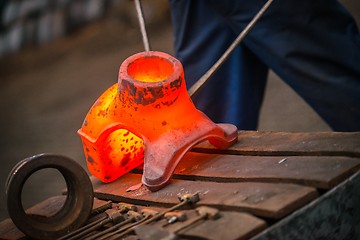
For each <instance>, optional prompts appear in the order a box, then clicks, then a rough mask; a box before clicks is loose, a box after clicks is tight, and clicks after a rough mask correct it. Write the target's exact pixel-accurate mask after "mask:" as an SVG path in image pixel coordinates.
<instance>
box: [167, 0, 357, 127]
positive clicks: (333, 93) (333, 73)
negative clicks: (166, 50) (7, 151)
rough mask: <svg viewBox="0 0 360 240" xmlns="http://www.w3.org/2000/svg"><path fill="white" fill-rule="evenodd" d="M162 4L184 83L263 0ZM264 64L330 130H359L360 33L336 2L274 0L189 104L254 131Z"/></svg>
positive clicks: (216, 119) (180, 0) (196, 74)
mask: <svg viewBox="0 0 360 240" xmlns="http://www.w3.org/2000/svg"><path fill="white" fill-rule="evenodd" d="M169 2H170V9H171V15H172V23H173V28H174V51H175V55H176V57H177V58H178V59H179V60H180V61H181V62H182V64H183V66H184V71H185V79H186V81H187V87H188V88H189V87H191V86H192V85H193V84H194V83H195V82H196V81H197V80H198V79H199V78H200V77H201V76H202V75H203V74H204V73H205V72H206V71H207V70H208V69H210V68H211V66H212V65H213V64H214V63H215V62H216V61H217V60H218V59H219V58H220V56H221V55H222V54H223V53H224V52H225V50H226V49H227V48H228V47H229V46H230V44H231V43H232V42H233V41H234V39H235V38H236V37H237V36H238V34H239V33H240V32H241V31H242V30H243V29H244V28H245V27H246V25H247V24H248V23H249V22H250V21H251V20H252V18H253V17H254V16H255V15H256V13H257V12H258V11H259V10H260V8H261V7H262V6H263V5H264V3H265V2H266V1H265V0H247V1H245V0H218V1H216V0H197V1H192V0H169ZM269 68H270V69H272V70H273V71H274V72H275V73H276V74H277V75H278V76H279V77H280V78H282V79H283V80H284V81H285V82H286V83H287V84H288V85H289V86H291V87H292V88H293V89H294V90H295V91H296V92H297V93H298V94H299V95H300V96H301V97H302V98H303V99H304V100H305V101H306V102H307V103H308V104H309V105H310V106H311V107H312V108H313V109H314V110H315V111H316V112H317V113H318V114H319V115H320V117H321V118H322V119H324V120H325V121H326V122H327V123H328V125H329V126H330V127H331V128H332V129H333V130H335V131H360V35H359V32H358V28H357V26H356V23H355V21H354V19H353V18H352V16H351V15H350V14H349V12H348V11H347V10H346V9H345V8H344V7H343V6H342V5H341V4H340V3H339V2H338V1H337V0H317V1H313V0H302V1H295V0H292V1H291V0H274V2H273V3H272V4H271V5H270V7H269V9H268V10H267V11H266V12H265V14H264V15H263V16H262V18H261V19H260V20H259V21H258V22H257V23H256V24H255V26H254V27H253V28H252V30H251V31H250V32H249V34H248V35H247V36H246V37H245V39H244V40H243V42H242V43H241V44H240V45H239V46H238V47H237V48H236V49H235V50H234V52H233V53H232V54H231V56H230V58H229V59H228V60H227V61H226V62H225V63H224V64H223V65H222V66H221V68H220V69H219V70H218V71H217V72H216V73H215V75H214V76H213V77H212V78H211V79H210V80H209V82H208V83H207V84H206V85H205V86H204V87H203V88H202V89H201V90H200V91H199V92H198V93H196V95H194V97H193V101H194V103H195V105H196V106H197V108H198V109H200V110H201V111H203V112H204V113H205V114H206V115H208V116H209V117H210V118H211V119H212V120H213V121H214V122H218V123H220V122H225V123H232V124H235V125H236V126H237V127H238V128H239V129H243V130H255V129H256V128H257V124H258V118H259V112H260V108H261V104H262V100H263V95H264V89H265V85H266V79H267V74H268V70H269ZM278 94H281V92H279V93H278ZM284 101H286V99H284ZM279 108H281V106H279Z"/></svg>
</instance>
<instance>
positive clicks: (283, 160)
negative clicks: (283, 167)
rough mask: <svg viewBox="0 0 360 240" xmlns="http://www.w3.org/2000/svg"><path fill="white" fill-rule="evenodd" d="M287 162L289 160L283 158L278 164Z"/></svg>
mask: <svg viewBox="0 0 360 240" xmlns="http://www.w3.org/2000/svg"><path fill="white" fill-rule="evenodd" d="M286 160H287V158H283V159H281V160H280V161H279V162H278V164H281V163H283V162H285V161H286Z"/></svg>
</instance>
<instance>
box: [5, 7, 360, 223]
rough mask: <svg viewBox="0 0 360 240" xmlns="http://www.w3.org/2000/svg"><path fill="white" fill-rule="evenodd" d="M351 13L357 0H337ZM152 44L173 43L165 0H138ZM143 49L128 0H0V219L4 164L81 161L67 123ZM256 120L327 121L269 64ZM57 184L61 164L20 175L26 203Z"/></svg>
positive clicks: (286, 127) (75, 123)
mask: <svg viewBox="0 0 360 240" xmlns="http://www.w3.org/2000/svg"><path fill="white" fill-rule="evenodd" d="M342 2H343V3H344V4H345V6H346V7H347V8H348V10H349V11H350V12H352V14H353V15H354V17H355V19H356V21H357V23H358V26H359V23H360V2H359V1H356V0H343V1H342ZM143 7H144V12H145V18H146V22H147V27H148V34H149V36H150V42H151V44H152V49H153V50H158V51H163V52H167V53H170V54H171V53H172V29H171V21H170V13H169V10H168V6H167V1H166V0H152V1H143ZM140 51H143V45H142V42H141V35H140V31H139V27H138V22H137V18H136V12H135V9H134V6H133V2H132V1H129V0H72V1H70V0H12V1H1V2H0V97H1V102H0V112H1V114H0V133H1V139H0V159H1V167H0V220H2V219H3V218H5V217H7V211H6V204H5V203H6V200H5V199H6V198H5V182H6V177H7V174H8V173H9V172H10V170H11V168H12V167H13V166H14V165H15V164H16V163H17V162H18V161H20V160H22V159H24V158H26V157H30V156H32V155H34V154H38V153H43V152H51V153H57V154H62V155H65V156H68V157H71V158H73V159H75V160H77V161H78V162H79V163H80V164H81V165H82V166H84V167H85V160H84V156H83V150H82V144H81V141H80V138H79V137H78V135H77V133H76V131H77V130H78V129H79V128H80V126H81V124H82V121H83V119H84V118H85V115H86V113H87V111H88V110H89V109H90V107H91V105H92V104H93V102H94V101H95V100H96V99H97V98H98V97H99V96H100V94H101V93H103V92H104V91H105V90H106V89H107V88H108V87H109V86H111V85H112V84H114V83H116V81H117V74H118V68H119V66H120V64H121V62H122V61H123V60H125V59H126V58H127V57H128V56H130V55H132V54H134V53H137V52H140ZM259 130H262V131H330V129H329V127H328V126H327V125H326V124H325V123H324V122H323V121H322V120H321V119H320V118H319V117H318V116H317V114H316V113H315V112H314V111H313V110H312V109H311V108H310V107H309V106H308V105H307V104H306V103H305V102H304V101H303V100H302V99H301V98H300V97H299V96H297V95H296V93H294V92H293V91H292V90H291V89H290V88H289V87H288V86H286V85H285V84H284V83H283V82H282V81H281V80H280V79H279V78H278V77H277V76H276V75H275V74H274V73H272V72H270V74H269V81H268V85H267V89H266V95H265V99H264V105H263V108H262V111H261V117H260V125H259ZM64 188H65V182H64V181H63V179H62V177H61V175H60V173H58V172H56V171H55V170H54V171H51V170H44V171H39V172H38V173H36V174H34V175H33V176H31V178H30V179H29V180H28V181H27V183H26V185H25V188H24V192H23V203H24V205H25V207H29V206H31V205H33V204H35V203H37V202H39V201H41V200H44V199H46V198H47V197H49V196H52V195H57V194H59V192H61V190H62V189H64Z"/></svg>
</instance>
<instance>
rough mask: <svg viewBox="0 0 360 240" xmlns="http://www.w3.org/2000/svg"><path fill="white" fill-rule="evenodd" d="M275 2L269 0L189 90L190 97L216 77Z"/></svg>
mask: <svg viewBox="0 0 360 240" xmlns="http://www.w3.org/2000/svg"><path fill="white" fill-rule="evenodd" d="M272 2H273V0H268V1H267V2H266V3H265V4H264V6H263V7H262V8H261V9H260V11H259V12H258V13H257V14H256V15H255V17H254V18H253V19H252V20H251V22H250V23H249V24H248V25H247V26H246V27H245V29H244V30H243V31H242V32H241V33H240V34H239V35H238V36H237V38H236V39H235V40H234V42H233V43H232V44H231V45H230V47H229V48H228V49H227V50H226V51H225V52H224V54H223V55H222V56H221V57H220V58H219V60H217V61H216V62H215V64H214V65H213V66H212V67H211V68H210V69H209V70H208V71H207V72H206V73H205V74H204V75H203V76H202V77H201V78H200V79H199V80H198V81H197V82H196V83H195V84H194V85H193V86H192V87H191V88H190V89H189V91H188V93H189V95H190V96H193V95H194V94H195V93H197V92H198V91H199V90H200V88H201V87H203V86H204V84H205V83H206V82H207V81H208V80H209V79H210V78H211V77H212V76H213V75H214V73H215V72H216V71H217V70H218V69H219V68H220V66H221V65H222V64H223V63H224V62H225V60H226V59H227V58H228V57H229V56H230V54H231V53H232V52H233V51H234V49H235V48H236V46H238V45H239V43H240V42H241V41H242V40H243V39H244V37H245V36H246V35H247V34H248V33H249V31H250V30H251V28H252V27H253V26H254V25H255V23H256V22H257V21H258V20H259V18H260V17H261V16H262V15H263V14H264V12H265V11H266V10H267V9H268V8H269V6H270V4H271V3H272Z"/></svg>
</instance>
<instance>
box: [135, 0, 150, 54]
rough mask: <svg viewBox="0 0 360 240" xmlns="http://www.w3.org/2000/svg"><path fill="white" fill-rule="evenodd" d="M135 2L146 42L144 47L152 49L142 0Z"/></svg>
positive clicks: (143, 38) (146, 49)
mask: <svg viewBox="0 0 360 240" xmlns="http://www.w3.org/2000/svg"><path fill="white" fill-rule="evenodd" d="M134 2H135V9H136V13H137V17H138V20H139V25H140V31H141V35H142V40H143V43H144V48H145V51H150V43H149V39H148V35H147V32H146V27H145V19H144V14H143V11H142V7H141V2H140V0H134Z"/></svg>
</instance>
